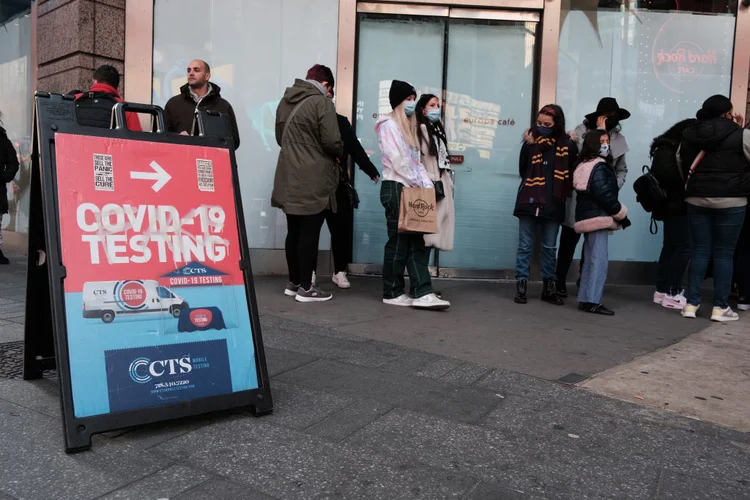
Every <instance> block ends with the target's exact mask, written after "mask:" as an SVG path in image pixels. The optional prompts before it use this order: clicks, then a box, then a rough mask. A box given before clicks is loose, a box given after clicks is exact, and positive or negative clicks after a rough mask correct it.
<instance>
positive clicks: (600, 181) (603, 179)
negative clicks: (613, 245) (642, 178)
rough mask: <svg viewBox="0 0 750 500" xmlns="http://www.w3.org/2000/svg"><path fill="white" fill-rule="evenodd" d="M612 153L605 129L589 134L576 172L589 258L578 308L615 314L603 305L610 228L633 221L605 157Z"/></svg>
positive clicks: (579, 228)
mask: <svg viewBox="0 0 750 500" xmlns="http://www.w3.org/2000/svg"><path fill="white" fill-rule="evenodd" d="M609 155H610V150H609V135H608V134H607V132H606V131H605V130H592V131H590V132H589V133H588V134H586V139H584V141H583V148H582V151H581V163H580V164H579V165H578V166H577V167H576V170H575V173H574V174H573V188H575V190H576V193H577V201H576V223H575V231H576V233H579V234H580V233H583V234H584V244H583V248H584V251H585V252H586V260H585V261H584V263H583V269H582V272H581V285H580V287H579V288H578V308H579V309H580V310H582V311H586V312H590V313H594V314H602V315H605V316H613V315H614V314H615V313H614V312H613V311H611V310H609V309H607V308H606V307H604V306H603V305H602V296H603V295H604V284H605V283H606V281H607V269H608V267H609V246H608V245H609V232H610V231H614V230H616V229H624V228H626V227H628V226H629V225H630V221H629V220H628V218H627V215H628V209H627V207H626V206H625V205H623V204H622V203H620V201H619V200H618V197H617V195H618V191H619V189H618V187H617V177H616V175H615V171H614V169H613V168H612V167H611V166H610V165H609V164H608V163H607V161H606V160H605V159H606V158H607V157H609Z"/></svg>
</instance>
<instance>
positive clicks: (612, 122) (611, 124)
mask: <svg viewBox="0 0 750 500" xmlns="http://www.w3.org/2000/svg"><path fill="white" fill-rule="evenodd" d="M619 124H620V120H618V119H617V118H616V117H611V118H607V122H606V124H605V125H604V126H605V127H606V128H607V132H611V131H613V130H614V129H615V128H617V126H618V125H619Z"/></svg>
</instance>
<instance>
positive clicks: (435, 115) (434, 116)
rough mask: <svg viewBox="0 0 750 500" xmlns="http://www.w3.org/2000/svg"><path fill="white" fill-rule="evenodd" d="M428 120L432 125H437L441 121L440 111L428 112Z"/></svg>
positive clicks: (432, 110)
mask: <svg viewBox="0 0 750 500" xmlns="http://www.w3.org/2000/svg"><path fill="white" fill-rule="evenodd" d="M427 119H428V120H430V122H432V123H437V122H439V121H440V110H439V109H431V110H429V111H428V112H427Z"/></svg>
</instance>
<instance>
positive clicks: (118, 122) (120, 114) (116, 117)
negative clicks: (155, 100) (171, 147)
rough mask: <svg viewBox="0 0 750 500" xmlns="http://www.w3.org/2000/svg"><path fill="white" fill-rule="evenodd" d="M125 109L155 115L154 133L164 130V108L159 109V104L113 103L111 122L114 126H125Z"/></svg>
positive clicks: (117, 127) (118, 127)
mask: <svg viewBox="0 0 750 500" xmlns="http://www.w3.org/2000/svg"><path fill="white" fill-rule="evenodd" d="M127 111H130V112H133V113H143V114H146V115H151V116H153V117H155V118H156V133H157V134H161V133H163V132H164V110H163V109H161V107H160V106H156V105H154V104H139V103H135V102H118V103H117V104H115V107H114V108H112V122H113V123H114V128H116V129H121V128H127V126H126V125H125V113H126V112H127Z"/></svg>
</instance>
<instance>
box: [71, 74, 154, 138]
mask: <svg viewBox="0 0 750 500" xmlns="http://www.w3.org/2000/svg"><path fill="white" fill-rule="evenodd" d="M89 92H102V93H104V94H111V95H112V97H113V98H114V100H115V101H117V102H124V101H123V99H122V97H120V93H119V92H118V91H117V89H116V88H114V87H113V86H112V85H108V84H106V83H95V84H93V85H92V86H91V88H90V89H89ZM84 94H85V93H83V92H81V93H78V94H76V97H75V100H76V101H77V100H78V99H80V98H81V97H83V96H84ZM110 102H111V101H110ZM125 126H126V127H127V128H128V130H133V131H135V132H142V131H143V129H142V128H141V121H140V120H139V119H138V113H131V112H126V113H125ZM107 128H109V126H107Z"/></svg>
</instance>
